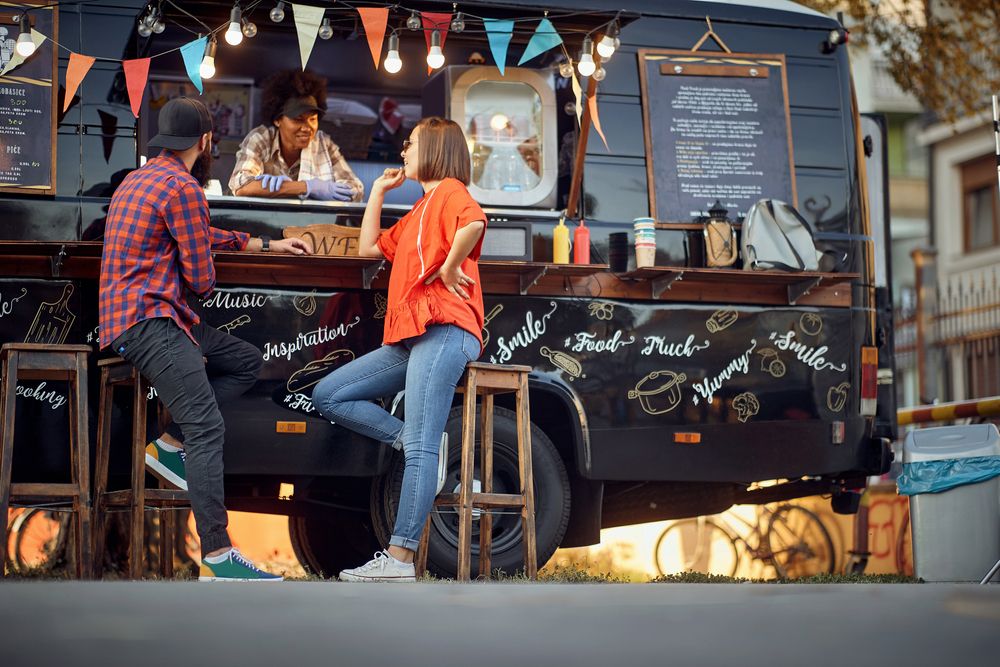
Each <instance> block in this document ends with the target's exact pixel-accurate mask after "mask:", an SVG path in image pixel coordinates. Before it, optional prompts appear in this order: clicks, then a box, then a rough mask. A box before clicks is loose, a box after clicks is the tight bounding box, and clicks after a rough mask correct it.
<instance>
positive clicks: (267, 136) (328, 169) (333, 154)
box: [229, 125, 365, 201]
mask: <svg viewBox="0 0 1000 667" xmlns="http://www.w3.org/2000/svg"><path fill="white" fill-rule="evenodd" d="M261 174H271V175H273V176H278V175H284V176H288V177H289V178H291V179H292V180H296V181H308V180H310V179H313V178H320V179H323V180H324V181H346V182H347V183H350V184H351V186H353V187H354V201H362V200H363V199H364V197H365V184H364V183H362V182H361V181H360V180H359V179H358V177H357V176H355V175H354V172H353V171H351V167H350V166H349V165H348V164H347V160H345V159H344V156H343V155H342V154H341V152H340V149H339V148H338V147H337V144H335V143H333V139H331V138H330V135H328V134H327V133H325V132H323V131H322V130H319V131H317V132H316V136H314V137H313V139H312V141H310V142H309V145H308V146H306V147H305V148H303V149H302V154H301V155H300V156H299V161H298V162H296V163H295V164H292V165H289V164H286V163H285V159H284V158H283V157H282V156H281V143H280V141H279V139H278V128H277V127H275V126H273V125H272V126H270V127H268V126H267V125H260V126H259V127H255V128H254V129H253V130H251V131H250V134H248V135H247V136H246V137H245V138H244V139H243V143H241V144H240V149H239V151H237V152H236V166H235V167H233V175H232V176H231V177H230V178H229V189H230V190H231V191H232V192H233V194H236V191H237V190H239V189H240V188H242V187H243V186H244V185H246V184H247V183H249V182H250V181H252V180H253V179H254V178H255V177H257V176H260V175H261Z"/></svg>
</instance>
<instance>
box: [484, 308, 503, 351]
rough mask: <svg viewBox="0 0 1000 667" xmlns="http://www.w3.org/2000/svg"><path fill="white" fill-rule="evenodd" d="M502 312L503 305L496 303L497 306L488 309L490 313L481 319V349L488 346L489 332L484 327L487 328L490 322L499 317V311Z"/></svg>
mask: <svg viewBox="0 0 1000 667" xmlns="http://www.w3.org/2000/svg"><path fill="white" fill-rule="evenodd" d="M502 310H503V304H500V303H498V304H497V305H495V306H493V307H492V308H491V309H490V312H488V313H486V317H484V318H483V349H484V350H485V349H486V346H487V345H489V344H490V330H489V329H487V328H486V327H488V326H489V325H490V322H492V321H493V318H494V317H496V316H497V315H499V314H500V311H502Z"/></svg>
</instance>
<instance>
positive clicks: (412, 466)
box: [313, 118, 486, 581]
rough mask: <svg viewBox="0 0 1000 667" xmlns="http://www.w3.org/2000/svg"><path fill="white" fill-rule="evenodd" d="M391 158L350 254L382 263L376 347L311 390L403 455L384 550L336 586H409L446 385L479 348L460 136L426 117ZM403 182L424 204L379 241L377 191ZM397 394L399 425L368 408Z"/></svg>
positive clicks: (437, 486)
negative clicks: (401, 399) (384, 297)
mask: <svg viewBox="0 0 1000 667" xmlns="http://www.w3.org/2000/svg"><path fill="white" fill-rule="evenodd" d="M402 155H403V168H402V169H386V170H385V173H384V174H383V175H382V176H380V177H379V178H378V179H377V180H376V181H375V183H374V184H372V191H371V194H370V198H369V199H368V207H367V208H366V209H365V216H364V220H363V221H362V223H361V237H360V240H359V246H358V254H360V255H361V256H362V257H384V258H386V259H387V260H389V261H390V262H391V263H392V272H391V273H390V275H389V303H388V306H387V308H386V315H385V335H384V337H383V339H382V343H383V344H382V347H380V348H379V349H377V350H375V351H374V352H370V353H368V354H366V355H364V356H363V357H360V358H358V359H355V360H354V361H352V362H351V363H349V364H347V365H345V366H342V367H340V368H338V369H337V370H335V371H333V372H332V373H330V375H328V376H327V377H325V378H323V380H322V381H320V383H319V384H318V385H316V388H315V390H314V391H313V405H315V406H316V409H317V410H319V412H320V414H322V415H323V416H324V417H325V418H327V419H330V420H332V421H335V422H336V423H338V424H341V425H342V426H345V427H347V428H349V429H351V430H354V431H357V432H358V433H361V434H363V435H366V436H368V437H371V438H374V439H376V440H379V441H381V442H384V443H387V444H390V445H392V446H393V447H395V448H396V449H402V450H403V453H404V455H405V458H406V467H405V469H404V472H403V486H402V489H401V491H400V498H399V509H398V511H397V513H396V524H395V526H394V528H393V532H392V538H391V539H390V540H389V548H388V549H387V550H385V551H381V552H379V553H377V554H375V558H374V559H372V560H371V561H369V562H368V563H365V564H364V565H362V566H360V567H357V568H353V569H349V570H344V571H343V572H341V573H340V578H341V579H343V580H345V581H414V580H415V576H414V567H413V557H414V553H415V551H416V549H417V545H418V543H419V542H420V533H421V531H422V530H423V528H424V523H425V522H426V521H427V515H428V514H429V513H430V510H431V505H432V504H433V502H434V496H435V495H437V494H438V493H439V492H440V491H441V486H442V485H443V483H444V473H445V472H446V470H447V434H446V433H444V428H445V423H446V422H447V420H448V412H449V411H450V409H451V404H452V397H453V396H454V393H455V385H456V384H457V383H458V380H459V379H460V378H461V376H462V372H463V371H464V370H465V366H466V364H468V363H469V362H470V361H475V360H476V359H478V358H479V354H480V352H481V351H482V328H483V293H482V289H481V287H480V284H479V266H478V264H477V260H478V259H479V254H480V250H481V247H482V238H483V231H484V230H485V228H486V216H485V215H484V214H483V211H482V209H481V208H480V207H479V205H478V204H477V203H476V202H475V201H474V200H473V199H472V197H471V195H469V191H468V190H467V189H466V185H468V183H469V177H470V159H469V149H468V144H467V143H466V140H465V135H464V134H463V133H462V128H460V127H459V126H458V125H457V124H456V123H455V122H453V121H450V120H445V119H443V118H425V119H424V120H422V121H420V123H419V124H418V125H417V126H416V127H415V128H414V129H413V132H412V133H411V134H410V139H409V140H408V141H406V142H403V153H402ZM407 178H411V179H415V180H416V181H418V182H419V183H420V185H421V186H422V187H423V189H424V196H423V197H421V198H420V200H419V201H418V202H417V203H416V204H414V205H413V208H412V209H410V212H409V213H407V214H406V215H405V216H403V218H402V219H401V220H400V221H399V222H397V223H396V224H395V225H394V226H393V227H392V228H391V229H389V230H387V231H385V232H381V231H380V220H381V216H382V202H383V200H384V197H385V192H386V191H387V190H391V189H393V188H396V187H399V186H400V185H402V183H403V181H404V180H405V179H407ZM401 389H405V391H406V421H405V423H404V422H402V421H400V420H399V419H398V418H397V417H395V416H393V415H391V414H389V413H388V412H387V411H386V410H384V409H383V408H381V407H380V406H378V405H376V404H375V403H372V402H371V399H375V398H379V397H382V396H390V395H393V394H395V393H396V392H398V391H399V390H401ZM435 471H436V472H435ZM435 475H436V479H435Z"/></svg>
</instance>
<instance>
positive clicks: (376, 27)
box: [358, 7, 389, 69]
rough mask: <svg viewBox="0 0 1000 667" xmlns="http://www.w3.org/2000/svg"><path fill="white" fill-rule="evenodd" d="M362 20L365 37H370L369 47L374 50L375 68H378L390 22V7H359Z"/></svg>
mask: <svg viewBox="0 0 1000 667" xmlns="http://www.w3.org/2000/svg"><path fill="white" fill-rule="evenodd" d="M358 14H360V15H361V22H362V23H363V24H364V26H365V37H367V38H368V48H369V49H371V51H372V60H374V61H375V69H378V64H379V61H380V60H381V59H382V40H384V39H385V26H386V24H388V22H389V8H388V7H358Z"/></svg>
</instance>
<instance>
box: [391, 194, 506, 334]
mask: <svg viewBox="0 0 1000 667" xmlns="http://www.w3.org/2000/svg"><path fill="white" fill-rule="evenodd" d="M477 220H479V221H482V222H483V224H484V225H485V224H486V214H484V213H483V209H481V208H480V207H479V204H477V203H476V201H475V200H474V199H473V198H472V195H470V194H469V191H468V190H467V189H466V187H465V185H463V184H462V182H461V181H459V180H457V179H454V178H446V179H445V180H443V181H441V183H439V184H438V185H437V187H435V188H434V189H433V190H431V191H430V192H427V193H425V194H424V196H423V197H421V198H420V200H419V201H417V203H416V204H414V205H413V208H411V209H410V212H409V213H407V214H406V215H405V216H403V217H402V218H401V219H400V220H399V222H397V223H396V224H395V225H393V226H392V228H390V229H387V230H386V231H384V232H382V233H381V234H380V235H379V237H378V240H377V241H376V243H377V244H378V247H379V249H380V250H381V251H382V254H383V255H385V258H386V259H387V260H389V261H390V262H391V263H392V271H391V273H390V274H389V297H388V300H389V302H388V304H387V306H386V312H385V333H384V335H383V337H382V343H383V344H385V345H388V344H390V343H398V342H399V341H401V340H404V339H406V338H412V337H413V336H419V335H421V334H423V333H424V332H425V331H427V326H428V325H431V324H454V325H456V326H458V327H461V328H462V329H464V330H466V331H468V332H469V333H471V334H472V335H474V336H475V337H476V338H478V339H479V344H480V348H481V347H482V343H483V318H484V314H483V291H482V285H481V283H480V281H479V264H478V263H477V262H478V260H479V255H480V253H481V252H482V246H483V237H485V235H486V234H485V228H484V230H483V235H482V236H480V237H479V241H478V242H477V243H476V245H475V247H473V249H472V252H470V253H469V256H468V257H466V258H465V260H463V261H462V271H463V272H464V273H465V275H467V276H469V277H470V278H472V279H473V280H474V281H475V284H474V285H472V286H470V287H466V288H465V291H466V292H468V294H469V298H468V299H462V298H460V297H458V296H455V295H454V294H452V293H451V292H449V291H448V288H447V287H445V285H444V283H443V282H442V281H441V280H440V279H437V280H435V281H434V282H432V283H431V284H430V285H425V284H424V281H426V280H427V278H429V277H430V276H432V275H433V274H434V272H435V271H437V270H438V269H439V268H441V265H442V264H444V261H445V259H446V258H447V257H448V252H449V251H450V250H451V246H452V242H453V241H454V240H455V234H456V233H457V232H458V230H459V229H462V228H463V227H465V226H466V225H468V224H469V223H471V222H475V221H477Z"/></svg>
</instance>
